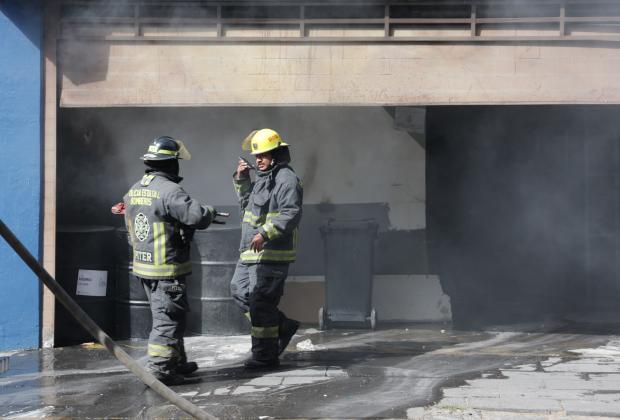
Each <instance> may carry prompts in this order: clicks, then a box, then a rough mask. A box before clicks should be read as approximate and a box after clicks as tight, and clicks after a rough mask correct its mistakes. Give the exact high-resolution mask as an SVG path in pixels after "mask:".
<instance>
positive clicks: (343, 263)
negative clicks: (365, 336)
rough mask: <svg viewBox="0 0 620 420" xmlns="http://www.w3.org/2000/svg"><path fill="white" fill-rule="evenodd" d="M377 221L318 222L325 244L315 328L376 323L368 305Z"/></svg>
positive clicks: (359, 325) (370, 304)
mask: <svg viewBox="0 0 620 420" xmlns="http://www.w3.org/2000/svg"><path fill="white" fill-rule="evenodd" d="M377 227H378V226H377V223H376V222H375V221H374V220H372V219H366V220H330V221H328V222H327V224H326V225H324V226H321V228H320V231H321V236H322V237H323V243H324V248H325V306H324V307H321V309H319V328H320V329H325V328H329V327H330V326H348V327H370V328H372V329H375V327H376V325H377V312H376V311H375V309H374V308H373V307H372V279H373V272H374V270H373V268H374V267H373V265H374V264H373V262H374V245H375V238H376V237H377Z"/></svg>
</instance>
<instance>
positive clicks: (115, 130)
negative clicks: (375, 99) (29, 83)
mask: <svg viewBox="0 0 620 420" xmlns="http://www.w3.org/2000/svg"><path fill="white" fill-rule="evenodd" d="M257 127H272V128H275V129H276V130H278V131H279V132H280V133H281V135H282V136H283V137H284V138H285V139H286V141H288V142H290V143H291V144H292V148H291V150H292V155H293V163H292V165H293V167H294V168H295V170H296V171H297V173H298V174H299V175H300V177H301V178H302V179H303V182H304V216H303V220H302V226H301V239H300V255H299V260H298V261H297V262H296V263H295V264H294V265H293V266H292V267H291V276H292V277H291V281H290V284H289V286H288V287H289V288H288V292H287V296H286V297H285V301H284V303H283V304H284V305H285V307H286V308H288V309H290V310H291V311H293V315H295V316H298V317H300V318H301V319H302V320H304V321H313V322H316V320H317V315H316V314H317V311H318V308H319V306H321V305H322V299H323V280H324V277H323V275H324V271H325V270H324V267H323V264H324V263H323V242H322V239H321V236H320V233H319V230H318V228H319V226H321V225H322V224H324V223H325V221H326V220H327V219H329V218H336V219H342V218H358V219H359V218H373V219H375V220H376V221H377V222H378V223H379V226H380V228H379V237H378V241H377V246H376V253H375V254H376V259H375V272H376V274H377V276H376V278H375V303H376V305H377V311H378V312H379V317H381V318H382V319H393V320H396V319H398V320H419V321H428V320H445V319H449V318H450V313H449V302H447V301H446V298H445V296H442V292H441V289H440V287H439V280H438V278H437V276H433V275H432V274H433V273H429V271H428V264H427V256H426V239H425V227H426V214H425V206H426V204H425V151H424V149H423V148H422V147H421V146H420V144H419V143H418V142H417V141H416V140H415V139H414V138H412V137H411V135H409V134H408V133H407V132H406V131H400V130H397V129H395V128H394V120H393V117H392V115H391V114H390V113H389V112H387V111H386V110H385V109H383V108H381V107H372V108H371V107H364V108H168V109H155V108H126V109H63V111H62V115H61V128H60V130H59V133H60V134H59V151H58V153H59V162H58V166H59V181H58V192H59V196H58V203H59V204H58V211H59V223H60V224H67V223H69V224H75V223H79V224H108V225H120V224H121V223H122V220H121V219H120V218H118V217H116V216H113V215H111V214H110V213H109V208H110V206H111V204H113V203H115V202H116V201H118V200H120V199H121V197H122V195H123V194H124V193H125V192H126V190H127V188H128V186H129V185H130V184H131V183H133V182H135V180H137V179H138V178H139V177H140V176H141V173H142V172H143V169H144V166H143V164H142V163H141V161H140V160H138V157H139V156H141V155H142V154H143V153H144V150H145V147H146V145H147V143H148V142H149V141H150V140H151V139H152V138H154V137H156V136H158V135H162V134H169V135H172V136H178V137H179V138H181V139H184V141H185V142H186V143H187V144H188V146H189V148H190V150H191V152H192V155H193V158H192V160H191V161H188V162H182V163H181V175H182V176H184V177H185V180H184V181H183V185H184V186H185V188H186V189H187V190H188V191H189V192H190V194H192V195H194V196H195V197H197V198H199V199H201V200H203V201H205V202H207V203H209V204H213V205H215V206H217V207H219V208H224V209H228V210H230V211H232V212H233V218H232V220H231V224H235V223H238V208H237V205H236V198H235V195H234V192H233V189H232V183H231V176H232V172H233V170H234V168H235V166H236V161H237V157H238V156H239V155H240V154H241V153H242V151H241V149H240V141H241V139H243V138H244V137H245V135H246V134H247V133H248V132H249V131H251V130H252V129H254V128H257ZM395 302H397V303H396V304H395Z"/></svg>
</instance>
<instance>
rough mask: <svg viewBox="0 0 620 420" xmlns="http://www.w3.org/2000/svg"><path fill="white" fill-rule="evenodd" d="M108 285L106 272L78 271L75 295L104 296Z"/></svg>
mask: <svg viewBox="0 0 620 420" xmlns="http://www.w3.org/2000/svg"><path fill="white" fill-rule="evenodd" d="M107 285H108V272H107V271H100V270H82V269H80V270H79V271H78V281H77V287H76V290H75V294H76V295H81V296H105V295H106V288H107Z"/></svg>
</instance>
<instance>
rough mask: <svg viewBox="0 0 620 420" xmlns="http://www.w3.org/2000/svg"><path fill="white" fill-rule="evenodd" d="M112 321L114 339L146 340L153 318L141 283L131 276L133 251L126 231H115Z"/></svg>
mask: <svg viewBox="0 0 620 420" xmlns="http://www.w3.org/2000/svg"><path fill="white" fill-rule="evenodd" d="M116 243H117V246H116V251H117V252H116V266H115V270H114V271H115V278H116V294H115V297H114V303H115V315H116V316H115V319H116V337H117V338H147V337H148V336H149V333H150V331H151V325H152V322H153V321H152V316H151V308H150V306H149V301H148V299H147V297H146V293H145V292H144V288H143V287H142V282H141V281H140V280H139V279H138V278H137V277H136V276H134V275H133V274H132V272H131V271H132V268H133V267H132V261H133V250H132V247H131V240H130V238H129V235H128V233H127V229H126V228H119V229H117V230H116Z"/></svg>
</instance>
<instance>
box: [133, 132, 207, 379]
mask: <svg viewBox="0 0 620 420" xmlns="http://www.w3.org/2000/svg"><path fill="white" fill-rule="evenodd" d="M190 158H191V156H190V154H189V152H188V151H187V149H186V147H185V145H184V144H183V142H182V141H180V140H175V139H173V138H172V137H169V136H161V137H157V138H156V139H154V140H153V142H152V143H151V144H150V145H149V147H148V150H147V152H146V153H145V154H144V156H142V160H144V163H145V164H146V167H147V168H146V171H145V174H144V176H143V177H142V179H141V180H139V181H138V182H137V183H135V184H134V185H133V186H132V187H131V189H130V190H129V191H128V192H127V194H126V195H125V196H124V197H123V202H124V205H125V223H126V225H127V230H128V231H129V234H130V237H131V242H132V246H133V274H134V275H135V276H136V277H138V278H139V279H140V281H141V282H142V285H143V287H144V290H145V291H146V295H147V297H148V300H149V303H150V306H151V313H152V315H153V326H152V329H151V333H150V335H149V342H148V362H147V368H148V369H149V370H150V371H151V373H153V375H155V377H156V378H157V379H159V380H160V381H162V382H164V383H166V384H169V385H173V384H178V383H182V382H183V381H184V380H185V377H184V375H188V374H190V373H192V372H194V371H195V370H196V369H197V368H198V366H197V365H196V363H195V362H188V361H187V357H186V355H185V348H184V345H183V333H184V331H185V314H186V312H187V310H188V304H187V296H186V292H185V278H186V276H187V275H188V274H190V272H191V264H190V261H189V249H190V241H191V239H192V236H193V233H194V230H195V229H206V228H207V227H208V226H209V224H210V223H211V222H213V221H214V219H215V216H216V212H215V209H214V208H213V207H211V206H207V205H204V204H201V203H199V202H198V201H196V200H194V199H192V198H191V197H190V196H189V195H188V194H187V192H185V190H183V188H181V187H180V186H179V182H181V180H182V178H181V177H179V159H185V160H188V159H190Z"/></svg>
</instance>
